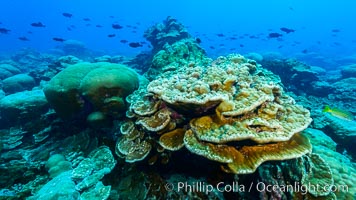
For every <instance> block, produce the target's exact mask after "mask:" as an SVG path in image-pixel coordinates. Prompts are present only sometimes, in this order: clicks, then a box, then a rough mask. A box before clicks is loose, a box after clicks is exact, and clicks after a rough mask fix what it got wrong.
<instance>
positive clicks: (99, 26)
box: [95, 24, 103, 28]
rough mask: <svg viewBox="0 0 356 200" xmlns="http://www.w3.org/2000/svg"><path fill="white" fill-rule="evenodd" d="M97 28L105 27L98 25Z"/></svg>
mask: <svg viewBox="0 0 356 200" xmlns="http://www.w3.org/2000/svg"><path fill="white" fill-rule="evenodd" d="M95 27H97V28H102V27H103V26H102V25H100V24H98V25H96V26H95Z"/></svg>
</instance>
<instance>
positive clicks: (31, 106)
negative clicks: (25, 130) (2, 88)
mask: <svg viewBox="0 0 356 200" xmlns="http://www.w3.org/2000/svg"><path fill="white" fill-rule="evenodd" d="M48 109H49V105H48V102H47V100H46V97H45V96H44V93H43V91H42V90H32V91H23V92H18V93H15V94H10V95H7V96H5V97H4V98H2V99H0V128H4V127H9V126H14V125H21V124H24V123H25V122H27V121H30V120H34V119H36V118H38V117H40V115H41V114H44V113H46V112H47V111H48Z"/></svg>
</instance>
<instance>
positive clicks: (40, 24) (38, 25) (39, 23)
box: [31, 22, 46, 27]
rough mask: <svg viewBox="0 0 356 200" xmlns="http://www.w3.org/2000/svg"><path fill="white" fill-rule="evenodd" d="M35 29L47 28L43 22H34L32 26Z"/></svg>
mask: <svg viewBox="0 0 356 200" xmlns="http://www.w3.org/2000/svg"><path fill="white" fill-rule="evenodd" d="M31 26H33V27H46V26H45V25H44V24H42V22H34V23H32V24H31Z"/></svg>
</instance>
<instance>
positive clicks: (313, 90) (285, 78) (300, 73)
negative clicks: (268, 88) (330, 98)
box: [261, 59, 332, 96]
mask: <svg viewBox="0 0 356 200" xmlns="http://www.w3.org/2000/svg"><path fill="white" fill-rule="evenodd" d="M261 64H262V65H263V66H264V67H265V68H266V69H269V70H271V71H272V72H273V73H275V74H277V75H279V76H280V77H281V79H282V83H283V84H284V85H285V86H286V87H287V88H288V90H290V91H293V92H295V93H296V94H303V92H304V93H308V94H311V95H314V96H326V95H327V94H328V93H329V92H331V90H332V88H331V87H330V85H329V84H327V83H326V82H325V81H321V80H322V79H320V78H319V76H320V75H321V74H323V73H325V70H323V69H322V68H318V67H313V66H309V65H306V64H305V63H302V62H300V61H297V60H294V59H286V60H285V59H263V61H262V62H261Z"/></svg>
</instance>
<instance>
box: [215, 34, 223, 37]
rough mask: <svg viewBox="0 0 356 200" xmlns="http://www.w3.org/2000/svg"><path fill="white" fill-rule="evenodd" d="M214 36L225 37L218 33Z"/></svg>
mask: <svg viewBox="0 0 356 200" xmlns="http://www.w3.org/2000/svg"><path fill="white" fill-rule="evenodd" d="M216 36H218V37H225V35H224V34H222V33H218V34H216Z"/></svg>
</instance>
